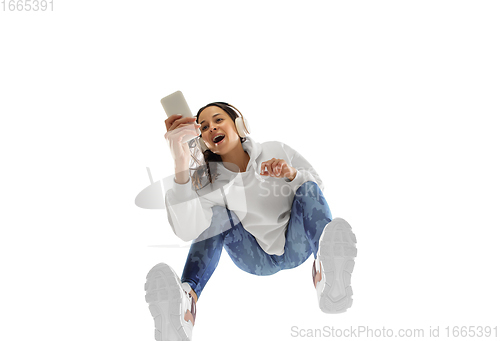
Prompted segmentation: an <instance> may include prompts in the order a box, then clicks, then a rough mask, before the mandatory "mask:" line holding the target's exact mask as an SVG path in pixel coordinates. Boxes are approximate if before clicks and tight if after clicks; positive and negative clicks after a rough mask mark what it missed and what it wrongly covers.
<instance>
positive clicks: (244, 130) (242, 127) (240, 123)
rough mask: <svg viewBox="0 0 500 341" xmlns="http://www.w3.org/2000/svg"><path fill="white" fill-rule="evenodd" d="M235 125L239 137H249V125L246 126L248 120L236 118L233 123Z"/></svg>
mask: <svg viewBox="0 0 500 341" xmlns="http://www.w3.org/2000/svg"><path fill="white" fill-rule="evenodd" d="M234 123H235V125H236V131H237V132H238V135H240V137H247V136H248V135H250V125H249V124H248V120H247V119H246V118H244V117H237V118H236V120H235V121H234Z"/></svg>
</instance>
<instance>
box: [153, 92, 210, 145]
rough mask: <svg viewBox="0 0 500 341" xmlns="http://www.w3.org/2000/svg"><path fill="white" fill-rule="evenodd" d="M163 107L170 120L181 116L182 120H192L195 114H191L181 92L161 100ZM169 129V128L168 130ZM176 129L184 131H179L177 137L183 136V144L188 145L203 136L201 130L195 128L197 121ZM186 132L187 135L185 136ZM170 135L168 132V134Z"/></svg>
mask: <svg viewBox="0 0 500 341" xmlns="http://www.w3.org/2000/svg"><path fill="white" fill-rule="evenodd" d="M160 102H161V105H162V106H163V109H164V110H165V113H166V114H167V116H168V117H169V118H170V117H172V116H174V115H181V116H182V117H179V119H181V118H192V117H193V114H192V113H191V110H190V109H189V106H188V104H187V101H186V99H185V98H184V95H183V94H182V92H181V91H176V92H174V93H172V94H170V95H168V96H166V97H163V98H162V99H161V101H160ZM175 120H177V119H175ZM167 129H168V128H167ZM174 129H182V130H183V131H178V132H177V134H176V135H182V138H181V141H180V142H181V143H186V142H188V141H191V140H192V139H194V138H196V137H197V136H199V135H200V134H201V132H200V129H199V128H195V121H193V122H192V125H191V126H189V125H187V126H186V125H184V126H182V127H179V128H177V127H176V128H174ZM184 132H185V134H183V133H184ZM167 134H168V132H167Z"/></svg>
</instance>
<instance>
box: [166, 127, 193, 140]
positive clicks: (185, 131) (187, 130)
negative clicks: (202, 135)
mask: <svg viewBox="0 0 500 341" xmlns="http://www.w3.org/2000/svg"><path fill="white" fill-rule="evenodd" d="M185 135H192V136H198V132H197V131H196V125H193V124H192V123H184V124H180V125H178V126H177V127H176V128H175V129H170V130H169V131H167V133H166V134H165V139H167V140H169V141H175V142H180V141H181V140H182V138H183V137H184V136H185Z"/></svg>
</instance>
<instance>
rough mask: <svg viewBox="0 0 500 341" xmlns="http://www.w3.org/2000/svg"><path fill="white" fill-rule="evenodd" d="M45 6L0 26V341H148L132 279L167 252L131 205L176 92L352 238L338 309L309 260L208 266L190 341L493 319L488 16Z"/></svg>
mask: <svg viewBox="0 0 500 341" xmlns="http://www.w3.org/2000/svg"><path fill="white" fill-rule="evenodd" d="M54 2H55V3H54V10H53V11H50V12H49V11H46V12H40V11H39V12H33V11H31V12H26V11H24V12H17V11H16V12H9V11H3V10H2V11H1V12H0V39H1V41H0V43H1V53H0V62H1V64H0V70H1V72H0V96H1V100H0V112H1V115H2V116H1V117H2V124H1V125H0V138H1V145H2V167H1V180H0V181H1V200H2V202H1V204H2V214H1V238H0V243H1V247H0V256H1V258H0V259H1V275H2V280H1V281H0V288H1V290H0V300H1V308H0V309H1V310H2V316H4V317H3V318H2V328H1V330H0V334H1V336H0V338H1V339H2V340H31V339H35V338H36V339H38V338H43V339H51V340H89V339H92V340H153V339H154V337H153V330H154V327H153V319H152V318H151V315H150V313H149V310H148V307H147V304H146V302H145V300H144V291H143V285H144V282H145V277H146V274H147V272H148V271H149V269H150V268H151V267H153V266H154V265H155V264H157V263H159V262H165V263H168V264H170V265H171V266H172V267H174V269H175V270H176V271H177V272H178V274H179V275H180V274H181V273H182V269H183V266H184V261H185V257H186V254H187V251H188V249H187V248H185V247H183V248H179V247H177V248H172V247H170V248H169V247H166V245H171V244H181V245H185V244H186V243H182V242H181V241H180V240H179V239H177V238H176V237H175V236H174V235H173V233H172V231H171V228H170V226H169V225H168V222H167V215H166V212H165V211H164V210H146V209H140V208H138V207H137V206H135V203H134V200H135V196H136V195H137V194H138V193H139V192H140V191H141V190H142V189H143V188H145V187H147V186H148V185H149V183H150V182H149V178H148V174H147V171H146V167H150V169H151V172H152V176H153V179H154V181H157V180H159V179H160V178H162V177H166V176H169V175H171V174H172V170H173V169H172V168H173V162H172V160H171V156H170V152H169V150H168V146H167V143H166V141H165V140H164V137H163V134H164V133H165V125H164V122H163V121H164V120H165V119H166V116H165V113H164V112H163V109H162V107H161V105H160V98H162V97H163V96H166V95H167V94H170V93H172V92H174V91H176V90H182V91H183V92H184V94H185V96H186V99H187V100H188V103H189V105H190V107H191V110H192V111H193V112H196V111H197V110H198V108H200V107H201V106H203V105H205V104H207V103H209V102H212V101H226V102H229V103H231V104H233V105H235V106H236V107H237V108H238V109H239V110H240V111H242V112H243V114H244V115H246V117H247V118H248V119H249V120H250V122H251V124H252V130H253V136H254V138H255V139H256V140H257V141H260V142H264V141H268V140H278V141H282V142H285V143H287V144H288V145H290V146H291V147H293V148H294V149H296V150H297V151H299V152H300V153H301V154H302V155H303V156H304V157H306V159H307V160H308V161H309V162H310V163H311V164H312V165H313V166H314V167H315V169H316V170H317V171H318V172H319V174H320V176H321V177H322V178H323V180H324V183H325V186H326V189H325V191H324V193H325V196H326V198H327V200H328V202H329V205H330V208H331V210H332V213H333V215H334V216H340V217H343V218H344V219H346V220H347V221H349V222H350V224H351V225H352V226H353V229H354V232H355V233H356V236H357V238H358V245H357V247H358V258H357V259H356V266H355V269H354V273H353V276H352V286H353V290H354V304H353V306H352V308H351V309H350V310H348V312H347V313H344V314H340V315H326V314H323V313H321V311H320V310H319V308H318V306H317V300H316V296H315V295H316V294H315V291H314V289H313V285H312V280H311V275H310V271H311V264H312V260H311V259H309V260H308V261H307V262H306V263H305V264H303V265H302V266H300V267H299V268H296V269H293V270H287V271H283V272H281V273H278V274H276V275H274V276H270V277H257V276H253V275H250V274H247V273H244V272H243V271H241V270H239V269H238V268H237V267H236V266H235V265H234V264H233V263H232V262H231V260H230V259H229V258H228V256H227V254H226V253H225V252H223V256H222V258H221V261H220V263H219V267H218V268H217V271H216V272H215V273H214V275H213V277H212V279H211V280H210V282H209V283H208V285H207V286H206V288H205V290H204V291H203V294H202V295H201V297H200V301H199V303H198V316H197V324H196V326H195V330H194V339H195V340H208V339H210V340H235V339H238V340H256V339H259V340H295V339H297V338H294V337H293V336H292V332H291V330H292V329H291V328H292V327H293V326H297V327H298V328H302V329H307V328H323V327H324V326H334V327H335V328H350V327H357V326H367V327H370V328H373V329H376V328H382V327H385V328H392V329H394V330H397V329H398V328H411V329H416V328H423V329H424V330H425V331H426V332H428V329H429V327H430V326H433V327H437V326H441V336H444V328H445V327H446V326H469V325H474V326H478V325H481V326H488V325H489V326H494V324H495V323H498V316H499V310H498V306H499V304H500V296H499V293H498V287H499V286H500V281H499V277H498V259H499V256H500V252H499V247H498V242H499V232H498V229H499V228H500V217H499V212H498V211H499V207H500V198H499V193H500V180H499V177H498V174H500V161H499V157H498V155H499V146H500V137H499V134H498V131H499V127H500V126H499V123H498V117H499V114H500V112H499V111H500V104H499V93H500V84H499V79H500V66H499V65H500V63H498V61H499V60H500V47H499V43H498V42H499V39H500V21H499V20H498V18H499V16H500V5H499V3H498V2H497V1H349V2H347V1H345V2H339V1H311V2H305V1H300V2H298V1H286V2H285V1H275V2H264V1H252V2H245V3H243V4H242V3H240V2H236V1H232V2H230V1H217V2H202V1H198V2H196V1H194V2H193V1H189V2H182V3H181V2H180V1H176V2H173V1H152V0H149V1H142V2H139V1H135V2H132V1H60V0H54ZM6 6H7V4H6ZM499 327H500V326H499ZM499 332H500V331H499Z"/></svg>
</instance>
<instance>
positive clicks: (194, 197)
mask: <svg viewBox="0 0 500 341" xmlns="http://www.w3.org/2000/svg"><path fill="white" fill-rule="evenodd" d="M214 205H215V204H214V203H213V202H212V201H210V200H208V199H206V198H204V197H200V196H198V194H197V193H196V191H195V190H194V189H193V188H192V183H191V181H188V182H187V183H185V184H178V183H177V182H175V181H172V188H171V189H168V190H166V193H165V207H166V209H167V214H168V221H169V223H170V226H171V227H172V230H173V231H174V233H175V235H176V236H178V237H179V238H181V239H182V240H183V241H186V242H187V241H190V240H193V239H196V238H198V236H199V235H200V234H201V233H202V232H203V231H205V230H206V229H207V228H208V227H209V226H210V224H211V221H212V207H213V206H214Z"/></svg>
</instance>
